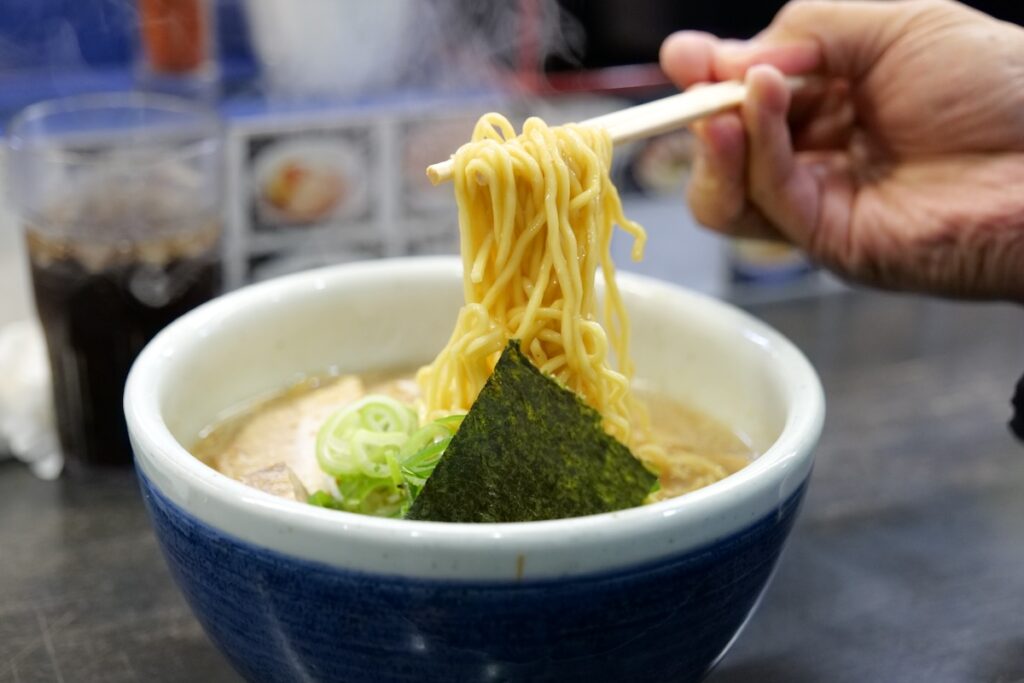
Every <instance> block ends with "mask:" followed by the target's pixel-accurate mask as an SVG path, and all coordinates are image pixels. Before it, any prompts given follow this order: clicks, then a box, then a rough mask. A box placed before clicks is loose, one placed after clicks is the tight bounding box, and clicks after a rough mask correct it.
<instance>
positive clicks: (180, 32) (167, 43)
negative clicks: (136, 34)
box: [139, 0, 210, 74]
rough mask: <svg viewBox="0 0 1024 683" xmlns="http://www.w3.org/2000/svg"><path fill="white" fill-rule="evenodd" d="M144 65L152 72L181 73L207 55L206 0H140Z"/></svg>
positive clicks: (200, 63) (201, 60)
mask: <svg viewBox="0 0 1024 683" xmlns="http://www.w3.org/2000/svg"><path fill="white" fill-rule="evenodd" d="M139 10H140V22H141V32H142V46H143V52H144V54H145V56H146V66H147V67H149V69H150V70H151V71H153V72H155V73H160V74H183V73H188V72H191V71H195V70H196V69H199V68H200V67H202V66H203V65H204V64H205V62H206V60H207V58H208V57H209V52H210V47H209V40H210V35H209V30H208V26H207V24H208V22H209V7H208V5H207V2H206V0H139Z"/></svg>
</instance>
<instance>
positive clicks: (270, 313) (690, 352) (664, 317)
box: [157, 262, 794, 452]
mask: <svg viewBox="0 0 1024 683" xmlns="http://www.w3.org/2000/svg"><path fill="white" fill-rule="evenodd" d="M434 263H435V266H436V262H434ZM422 266H423V264H418V263H416V262H410V263H409V267H408V268H405V269H391V270H390V271H388V273H387V275H386V276H384V275H382V274H381V272H380V271H374V270H373V269H362V268H359V267H350V268H347V269H344V270H333V271H324V272H323V273H322V274H320V275H316V276H304V277H303V278H300V279H295V280H293V283H294V286H280V285H278V284H275V283H269V284H270V285H271V286H269V287H268V286H262V285H259V286H255V287H252V288H249V289H247V290H244V291H242V292H239V293H237V294H235V295H233V296H234V297H236V299H237V305H235V306H230V307H228V306H213V307H208V308H206V309H201V310H200V311H199V313H198V315H195V316H192V317H191V318H189V319H186V321H184V322H186V323H187V326H188V328H189V330H188V333H186V334H184V335H179V338H178V339H177V342H178V343H176V344H174V345H173V348H170V347H168V348H167V349H165V351H164V352H165V354H173V358H170V359H169V360H170V361H171V363H172V365H173V375H174V376H175V377H178V378H187V380H188V381H168V382H164V383H162V385H161V386H160V387H158V388H157V389H158V396H157V400H158V402H159V406H160V411H161V413H162V417H163V419H164V421H165V422H166V424H167V426H168V428H169V430H170V432H171V434H172V435H173V436H174V438H175V439H176V440H177V441H178V442H179V443H180V444H181V445H182V446H184V447H186V448H188V447H189V446H191V444H192V443H194V441H195V440H196V438H197V436H198V434H199V432H200V430H201V429H202V428H203V427H205V426H207V425H209V424H210V423H211V422H213V421H215V420H216V419H217V418H218V416H220V415H222V414H223V413H224V411H225V410H226V409H229V408H231V407H233V406H237V405H238V404H239V403H242V402H245V401H248V400H251V399H253V398H254V397H256V396H259V395H261V394H266V393H268V392H273V391H275V390H279V389H281V388H283V387H284V386H286V385H288V384H289V383H291V382H294V381H296V380H298V379H300V378H301V377H303V376H305V375H309V374H318V373H323V372H324V371H325V370H328V369H332V370H336V371H338V372H342V373H346V372H371V371H386V370H396V369H397V370H413V369H415V368H416V367H418V366H419V365H422V364H423V363H427V362H429V361H430V360H431V359H432V358H433V357H434V356H435V355H436V354H437V352H438V351H439V350H440V349H441V347H442V346H443V345H444V343H445V341H446V340H447V338H448V336H449V335H450V333H451V329H452V326H453V325H454V322H455V317H456V314H457V311H458V308H459V306H460V304H461V301H462V287H461V280H460V279H459V277H458V269H457V265H456V264H455V262H451V263H450V267H447V268H440V269H439V268H437V267H430V268H424V267H422ZM620 285H621V289H622V294H623V298H624V299H625V301H626V303H627V306H628V308H629V311H630V323H631V329H632V342H631V355H632V356H633V358H634V361H635V363H636V368H637V376H638V378H639V379H642V380H643V381H644V382H645V384H647V385H648V386H652V387H654V388H656V389H657V390H659V391H661V392H664V393H666V394H668V395H669V396H672V397H674V398H677V399H680V400H682V401H683V402H684V403H686V404H687V405H690V406H693V407H695V408H698V409H700V410H702V411H703V412H705V413H707V414H709V415H711V416H713V417H715V418H717V419H719V420H720V421H722V422H723V423H724V424H726V425H729V426H730V427H732V428H733V429H735V430H736V431H737V432H739V433H740V434H741V435H743V436H745V437H746V438H747V439H749V440H750V443H751V445H752V446H753V447H754V449H755V450H756V451H757V452H764V451H765V450H767V448H768V447H769V446H770V445H771V444H772V443H773V442H774V441H775V440H776V439H777V438H778V437H779V435H780V433H781V432H782V430H783V427H784V426H785V424H786V419H787V414H788V412H789V411H788V406H789V405H790V403H791V400H790V398H791V397H790V396H789V394H790V393H791V392H792V391H793V389H794V387H793V386H792V383H791V381H787V377H785V367H784V364H783V363H779V362H773V359H772V358H771V357H772V356H773V354H774V351H775V349H774V348H773V345H772V344H771V343H770V341H769V339H768V338H767V337H766V336H765V330H763V329H760V328H759V326H758V325H756V324H754V321H752V320H751V319H749V318H747V317H746V316H743V315H742V314H739V313H738V312H733V311H731V309H725V308H723V307H722V306H721V305H717V304H714V303H713V302H710V301H707V300H705V299H704V298H703V297H699V296H696V295H686V294H684V293H681V292H680V290H678V289H676V288H672V287H669V286H666V285H661V284H659V283H656V282H654V281H650V280H645V279H642V278H634V277H621V278H620ZM775 360H777V359H775ZM790 379H791V378H790Z"/></svg>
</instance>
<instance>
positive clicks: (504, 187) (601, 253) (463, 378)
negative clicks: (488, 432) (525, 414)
mask: <svg viewBox="0 0 1024 683" xmlns="http://www.w3.org/2000/svg"><path fill="white" fill-rule="evenodd" d="M611 156H612V145H611V140H610V138H609V136H608V134H607V133H606V132H605V131H603V130H598V129H594V128H588V127H585V126H577V125H567V126H559V127H554V128H549V127H548V126H547V125H545V123H544V122H543V121H541V120H540V119H536V118H532V119H529V120H528V121H527V122H526V124H525V125H524V126H523V133H522V134H521V135H519V136H516V134H515V130H514V129H513V127H512V125H511V124H510V123H509V122H508V121H507V120H506V119H505V118H504V117H502V116H500V115H499V114H487V115H485V116H484V117H482V118H481V119H480V120H479V121H478V122H477V124H476V128H475V129H474V131H473V138H472V141H471V142H469V143H467V144H466V145H463V146H462V147H461V148H460V149H459V150H458V152H456V154H455V157H454V159H453V161H454V176H453V181H454V183H455V198H456V201H457V203H458V207H459V232H460V239H461V243H462V244H461V247H462V261H463V271H464V272H463V285H464V289H465V300H466V303H465V305H464V306H463V307H462V309H461V311H460V312H459V317H458V321H457V323H456V325H455V330H454V331H453V332H452V335H451V338H450V339H449V341H448V344H447V345H446V346H445V348H444V350H442V351H441V353H440V354H439V355H438V356H437V358H436V359H435V360H434V362H433V364H431V365H428V366H426V367H424V368H422V369H421V370H420V372H419V374H418V376H417V380H418V381H419V384H420V387H421V389H422V392H423V398H424V402H425V409H426V412H427V416H428V417H431V418H434V417H438V416H440V415H444V414H448V413H452V412H465V411H467V410H469V407H470V406H471V405H472V403H473V401H474V400H475V399H476V396H477V394H478V393H479V391H480V389H481V388H482V387H483V385H484V383H485V382H486V381H487V378H488V377H489V376H490V374H491V371H492V369H493V368H494V364H495V363H496V362H497V358H498V356H499V355H500V353H501V351H502V349H503V348H504V346H505V344H506V343H507V342H508V340H509V339H518V340H519V341H520V343H521V347H522V350H523V352H524V353H526V355H527V356H528V357H529V358H530V359H531V360H532V361H533V362H534V364H536V365H537V367H539V368H540V369H541V370H542V371H543V372H545V373H548V374H550V375H553V376H554V377H555V378H556V379H558V380H559V381H560V382H562V383H563V384H564V385H565V386H567V387H568V388H570V389H572V390H574V391H576V392H577V393H578V394H579V395H581V396H582V397H583V398H584V400H586V401H587V402H588V403H589V404H590V405H591V406H593V407H594V408H595V409H597V411H598V412H600V413H601V415H602V416H603V417H604V420H605V428H606V430H607V431H608V432H609V433H610V434H612V435H613V436H615V437H616V438H618V439H619V440H620V441H622V442H623V443H626V444H631V445H633V446H634V447H639V448H638V449H637V450H636V452H637V454H638V455H640V456H641V457H645V453H644V452H643V451H644V450H648V451H649V450H650V449H651V448H656V447H654V446H653V444H650V443H649V442H648V440H647V438H645V436H644V435H641V434H634V433H633V429H634V427H636V426H637V425H641V426H642V425H644V424H645V420H644V419H643V417H642V416H641V415H639V414H638V413H639V412H640V409H639V404H638V403H637V402H636V401H634V399H633V398H632V394H631V391H630V386H629V384H630V380H631V379H632V376H633V365H632V362H631V361H630V356H629V326H628V321H627V319H626V311H625V309H624V308H623V305H622V300H621V298H620V296H619V291H618V289H617V287H616V284H615V266H614V264H613V263H612V259H611V240H612V233H613V229H614V225H615V224H618V225H619V226H620V227H621V228H622V229H623V230H625V231H626V232H627V233H629V234H630V235H632V236H633V238H634V242H633V254H632V255H633V259H634V260H639V259H640V258H641V256H642V254H643V247H644V240H645V238H646V235H645V233H644V230H643V228H642V227H640V225H638V224H636V223H634V222H633V221H630V220H628V219H627V218H626V217H625V216H624V215H623V213H622V205H621V203H620V202H619V195H618V192H617V191H616V189H615V186H614V185H612V182H611V180H610V179H609V175H608V171H609V167H610V164H611ZM598 269H600V270H601V274H602V276H603V278H604V283H605V296H604V305H603V310H602V312H601V314H600V315H601V320H600V321H599V320H598V311H597V308H598V304H597V300H596V292H595V288H594V278H595V274H596V272H597V270H598ZM602 323H603V326H602ZM612 354H614V359H615V361H617V364H618V368H617V369H616V368H613V367H612V357H611V356H612Z"/></svg>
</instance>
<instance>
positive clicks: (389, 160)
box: [0, 0, 1024, 323]
mask: <svg viewBox="0 0 1024 683" xmlns="http://www.w3.org/2000/svg"><path fill="white" fill-rule="evenodd" d="M782 4H783V3H781V2H759V3H748V2H740V1H738V0H732V1H729V2H717V3H686V2H676V1H675V0H634V1H633V2H630V3H621V2H613V1H612V0H560V2H556V1H555V0H518V1H517V2H500V3H499V2H485V3H481V2H474V1H473V0H428V1H423V2H406V1H404V0H378V1H376V2H373V3H361V2H356V1H355V0H250V1H249V2H245V1H244V0H35V1H34V2H30V3H26V2H21V1H20V0H3V1H2V2H0V119H3V120H5V121H6V120H8V119H9V117H10V116H11V115H12V114H14V113H15V112H16V111H18V110H19V109H21V108H23V107H25V106H26V105H29V104H31V103H33V102H36V101H39V100H45V99H50V98H54V97H60V96H65V95H70V94H76V93H83V92H100V91H110V90H131V89H143V90H159V91H169V92H175V93H178V94H183V95H186V96H188V97H194V98H198V99H201V100H204V101H206V102H208V103H209V104H210V106H212V107H214V108H215V109H216V110H217V111H218V112H219V113H220V114H221V115H222V116H223V118H224V121H225V124H226V135H227V144H226V166H225V173H226V178H225V181H226V188H227V189H226V195H225V198H224V199H225V211H226V222H225V231H224V238H223V248H224V268H225V278H226V284H227V286H229V287H234V286H238V285H240V284H242V283H244V282H247V281H252V280H258V279H262V278H266V277H271V276H274V275H278V274H281V273H285V272H289V271H293V270H296V269H301V268H306V267H311V266H317V265H323V264H327V263H335V262H339V261H346V260H357V259H365V258H378V257H386V256H399V255H407V254H424V253H451V252H454V251H455V249H456V247H457V244H456V233H455V223H454V220H455V219H454V207H453V202H452V200H451V196H450V189H446V188H439V189H435V188H432V187H430V186H429V185H428V184H427V183H426V181H425V178H424V177H423V168H424V167H425V166H426V165H427V164H428V163H430V162H433V161H435V160H439V159H443V158H444V157H445V156H447V154H448V153H450V152H451V151H452V150H454V149H455V148H456V147H457V146H458V144H459V143H460V142H462V141H464V140H465V139H467V137H468V135H469V132H470V127H471V124H472V121H473V120H474V119H475V118H476V117H477V116H478V115H479V114H480V113H482V112H484V111H486V110H489V109H499V110H502V111H505V112H508V113H510V114H511V115H512V117H513V118H517V119H522V118H523V117H524V116H525V115H527V114H538V115H541V116H543V117H545V118H548V119H551V120H554V121H556V122H557V121H565V120H571V119H579V118H582V117H585V116H590V115H594V114H597V113H601V112H603V111H606V110H610V109H613V108H616V107H620V106H623V105H624V104H626V103H628V102H629V101H635V100H642V99H647V98H651V97H654V96H658V95H662V94H665V92H667V91H668V90H669V89H670V88H669V85H668V84H667V83H666V82H665V80H664V78H663V76H662V74H661V72H660V71H659V69H658V68H657V65H656V60H657V52H658V46H659V44H660V42H661V40H662V39H663V38H664V37H665V36H666V35H667V34H668V33H669V32H671V31H673V30H676V29H682V28H691V29H704V30H708V31H712V32H715V33H718V34H721V35H727V36H736V37H743V36H749V35H752V34H753V33H755V32H756V31H757V30H759V29H760V28H762V27H763V26H765V25H766V24H767V23H768V22H769V21H770V19H771V17H772V16H773V14H774V13H775V12H776V11H777V9H778V7H780V6H781V5H782ZM972 4H974V5H975V6H977V7H979V8H980V9H983V10H985V11H988V12H990V13H993V14H995V15H997V16H1000V17H1002V18H1004V19H1007V20H1011V21H1018V22H1019V21H1021V20H1022V18H1024V6H1022V5H1021V3H1019V2H1012V1H1011V0H1003V1H1000V0H988V1H979V2H974V3H972ZM690 148H691V146H690V142H689V139H688V136H687V135H686V133H679V134H675V135H670V136H665V137H663V138H659V139H655V140H651V141H648V142H646V143H644V144H642V145H635V146H633V147H631V148H629V149H623V150H621V151H619V152H618V153H617V158H616V180H617V182H618V184H619V186H620V187H621V188H622V189H623V192H624V194H625V197H626V201H627V209H628V211H629V213H630V215H631V216H632V217H633V218H635V219H637V220H639V221H640V222H641V223H643V224H645V226H646V227H647V229H648V230H649V232H650V233H651V239H652V242H653V243H655V244H658V245H659V248H658V249H656V250H650V253H649V254H648V257H647V260H646V262H645V263H643V264H639V265H636V264H630V263H628V259H627V258H625V249H626V245H623V244H617V245H616V248H617V253H618V254H619V255H620V262H621V263H622V264H623V266H624V267H626V268H630V269H635V270H641V271H643V272H647V273H651V274H654V275H656V276H658V277H662V278H666V279H670V280H673V281H676V282H679V283H681V284H685V285H688V286H691V287H695V288H697V289H701V290H704V291H709V292H713V293H718V294H722V295H731V296H734V297H739V298H742V297H744V296H748V297H750V296H752V297H757V296H761V295H764V296H791V295H801V294H806V293H815V292H818V291H822V287H823V286H824V289H825V290H826V291H827V290H828V289H829V287H830V286H831V284H830V283H826V284H825V285H823V284H822V282H823V279H822V277H821V276H819V275H817V274H815V273H813V272H811V271H810V269H808V268H807V267H806V266H805V265H804V264H803V263H802V262H801V261H800V259H799V257H798V256H797V255H795V254H792V253H789V252H786V251H784V250H779V249H767V248H765V247H764V246H763V245H728V244H725V243H723V242H721V241H719V240H718V239H716V238H714V237H711V236H709V235H706V234H704V233H702V232H700V231H699V230H697V229H696V228H695V226H693V225H692V221H691V220H690V219H689V217H688V215H687V213H686V210H685V206H684V204H683V202H682V199H681V197H682V189H681V188H682V186H683V183H684V181H685V178H686V174H687V169H688V163H689V155H690ZM5 209H6V207H4V206H0V216H2V223H3V225H2V226H0V288H2V291H4V292H5V293H6V294H5V296H4V297H3V302H2V303H0V323H2V322H5V321H8V320H13V319H16V318H21V317H25V316H26V315H28V312H29V310H30V301H29V296H28V292H29V287H28V284H27V283H28V279H27V275H26V273H27V266H26V259H25V258H24V256H23V254H22V253H21V249H22V247H21V242H22V238H21V236H20V230H19V229H18V226H17V225H15V224H14V223H16V221H14V220H13V219H12V218H11V217H10V213H9V212H8V211H6V210H5Z"/></svg>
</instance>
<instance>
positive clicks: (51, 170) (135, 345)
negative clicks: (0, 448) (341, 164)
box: [8, 93, 223, 471]
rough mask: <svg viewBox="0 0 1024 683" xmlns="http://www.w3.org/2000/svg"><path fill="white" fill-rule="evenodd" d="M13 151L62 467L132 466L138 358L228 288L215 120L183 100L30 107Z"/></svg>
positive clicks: (97, 98)
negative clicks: (131, 398)
mask: <svg viewBox="0 0 1024 683" xmlns="http://www.w3.org/2000/svg"><path fill="white" fill-rule="evenodd" d="M8 144H9V154H8V156H9V160H8V187H9V191H10V199H11V204H12V206H13V208H14V210H15V213H16V215H17V217H18V219H19V221H20V222H21V225H22V229H23V231H24V236H25V240H26V244H27V250H28V256H29V260H30V266H31V273H32V287H33V292H34V295H35V304H36V310H37V312H38V315H39V319H40V321H41V323H42V326H43V330H44V333H45V336H46V343H47V347H48V353H49V359H50V365H51V369H52V375H53V397H54V406H55V410H56V417H57V426H58V432H59V436H60V443H61V447H62V450H63V451H64V455H65V462H66V466H67V467H68V469H70V470H71V471H75V470H79V469H83V468H86V467H88V466H93V465H116V464H127V463H130V462H131V448H130V446H129V443H128V435H127V430H126V427H125V424H124V414H123V411H122V407H121V400H122V399H121V397H122V393H123V390H124V384H125V379H126V377H127V375H128V370H129V368H130V366H131V364H132V362H133V360H134V359H135V356H136V355H137V354H138V352H139V351H140V350H141V349H142V347H143V346H144V345H145V344H146V343H147V342H148V341H149V340H150V339H151V338H152V337H153V336H154V335H155V334H156V333H157V332H159V331H160V329H162V328H163V327H164V326H165V325H166V324H167V323H169V322H171V321H172V320H174V319H175V318H177V317H178V316H180V315H181V314H183V313H185V312H186V311H188V310H190V309H191V308H193V307H195V306H196V305H198V304H200V303H202V302H203V301H206V300H207V299H209V298H211V297H212V296H214V295H215V294H216V293H217V292H218V291H219V289H220V285H221V265H220V253H219V249H220V247H219V244H220V234H221V224H222V197H223V191H222V190H223V177H222V176H223V163H222V157H223V144H222V136H221V125H220V121H219V119H218V117H217V115H216V114H215V113H214V112H213V111H212V110H210V109H208V108H206V107H204V106H203V105H200V104H198V103H194V102H191V101H189V100H185V99H179V98H176V97H170V96H165V95H151V94H141V93H111V94H95V95H83V96H75V97H68V98H64V99H59V100H54V101H49V102H43V103H39V104H35V105H32V106H30V107H28V108H27V109H26V110H24V111H23V112H22V113H21V114H19V115H18V116H16V117H15V119H14V120H13V121H12V122H11V125H10V127H9V128H8Z"/></svg>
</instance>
